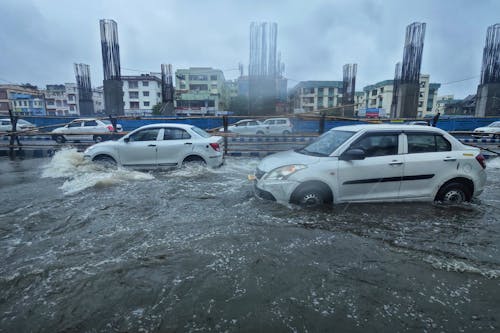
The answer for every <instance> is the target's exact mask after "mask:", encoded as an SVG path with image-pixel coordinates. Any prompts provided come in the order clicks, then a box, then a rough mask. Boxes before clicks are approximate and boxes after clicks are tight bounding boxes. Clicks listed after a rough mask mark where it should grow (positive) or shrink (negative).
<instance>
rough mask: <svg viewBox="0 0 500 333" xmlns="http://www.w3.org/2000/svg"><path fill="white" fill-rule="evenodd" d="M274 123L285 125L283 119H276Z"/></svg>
mask: <svg viewBox="0 0 500 333" xmlns="http://www.w3.org/2000/svg"><path fill="white" fill-rule="evenodd" d="M276 123H277V124H280V125H285V124H286V120H285V119H281V120H276Z"/></svg>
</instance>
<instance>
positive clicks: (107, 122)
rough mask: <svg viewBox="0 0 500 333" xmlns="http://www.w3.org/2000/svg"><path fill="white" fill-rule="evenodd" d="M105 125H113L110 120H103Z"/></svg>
mask: <svg viewBox="0 0 500 333" xmlns="http://www.w3.org/2000/svg"><path fill="white" fill-rule="evenodd" d="M101 121H102V122H103V123H105V124H106V125H111V122H110V121H109V120H101Z"/></svg>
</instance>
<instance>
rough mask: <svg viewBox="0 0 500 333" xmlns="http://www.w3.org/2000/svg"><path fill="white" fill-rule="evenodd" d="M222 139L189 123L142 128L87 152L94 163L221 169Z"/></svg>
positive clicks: (143, 167)
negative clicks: (191, 165) (202, 165)
mask: <svg viewBox="0 0 500 333" xmlns="http://www.w3.org/2000/svg"><path fill="white" fill-rule="evenodd" d="M221 146H222V137H220V136H212V135H210V134H209V133H207V132H205V131H204V130H202V129H200V128H198V127H195V126H192V125H185V124H153V125H146V126H142V127H140V128H138V129H136V130H135V131H133V132H131V133H129V134H127V135H125V136H124V137H123V138H121V139H119V140H117V141H106V142H101V143H97V144H95V145H93V146H91V147H89V148H87V150H85V152H84V155H85V157H86V158H89V159H90V160H92V161H95V162H100V163H108V164H113V165H120V166H124V167H131V168H136V169H157V168H165V167H180V166H182V165H183V164H186V163H200V164H205V165H207V166H209V167H218V166H220V165H221V164H222V163H223V162H224V157H223V153H222V151H221Z"/></svg>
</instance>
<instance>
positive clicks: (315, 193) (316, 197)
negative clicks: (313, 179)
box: [291, 186, 330, 208]
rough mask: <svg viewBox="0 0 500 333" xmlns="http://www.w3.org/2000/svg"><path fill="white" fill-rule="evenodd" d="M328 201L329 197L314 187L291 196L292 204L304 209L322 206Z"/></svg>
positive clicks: (307, 187) (300, 190)
mask: <svg viewBox="0 0 500 333" xmlns="http://www.w3.org/2000/svg"><path fill="white" fill-rule="evenodd" d="M329 200H330V196H329V195H328V193H326V191H325V190H324V189H321V188H317V187H316V186H306V187H303V188H301V189H299V190H298V191H297V192H296V193H294V194H293V198H292V200H291V201H292V203H294V204H297V205H299V206H301V207H305V208H313V207H318V206H321V205H324V204H325V203H326V202H327V201H329Z"/></svg>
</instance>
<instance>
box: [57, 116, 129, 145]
mask: <svg viewBox="0 0 500 333" xmlns="http://www.w3.org/2000/svg"><path fill="white" fill-rule="evenodd" d="M113 130H114V129H113V125H112V124H111V121H109V120H99V119H96V118H82V119H75V120H73V121H72V122H70V123H69V124H67V125H65V126H63V127H58V128H56V129H55V130H53V131H52V132H51V134H52V139H53V140H55V141H56V142H57V143H64V142H66V141H95V142H101V141H103V140H104V139H105V137H106V136H105V135H103V134H109V133H112V132H113ZM116 131H117V132H122V131H123V129H122V125H120V124H117V125H116Z"/></svg>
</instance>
